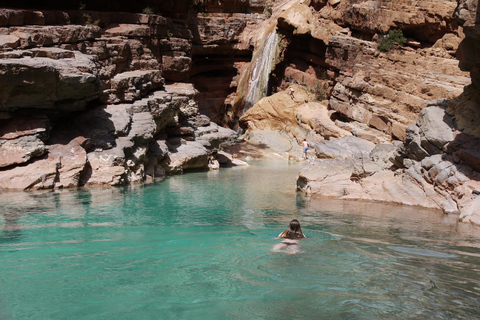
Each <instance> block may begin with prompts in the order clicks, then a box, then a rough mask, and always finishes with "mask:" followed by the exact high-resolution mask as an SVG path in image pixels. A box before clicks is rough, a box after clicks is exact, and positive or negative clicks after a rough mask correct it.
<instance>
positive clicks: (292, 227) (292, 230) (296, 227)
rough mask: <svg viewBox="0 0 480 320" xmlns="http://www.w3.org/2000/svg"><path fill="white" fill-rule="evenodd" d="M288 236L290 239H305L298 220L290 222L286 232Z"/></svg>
mask: <svg viewBox="0 0 480 320" xmlns="http://www.w3.org/2000/svg"><path fill="white" fill-rule="evenodd" d="M286 236H287V238H290V239H300V238H305V236H304V235H303V233H302V228H301V227H300V222H298V220H297V219H293V220H292V221H290V224H289V225H288V229H287V231H286Z"/></svg>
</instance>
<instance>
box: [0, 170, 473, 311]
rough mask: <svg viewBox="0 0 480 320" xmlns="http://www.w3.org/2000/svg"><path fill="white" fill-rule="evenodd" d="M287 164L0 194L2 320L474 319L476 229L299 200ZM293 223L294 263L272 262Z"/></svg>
mask: <svg viewBox="0 0 480 320" xmlns="http://www.w3.org/2000/svg"><path fill="white" fill-rule="evenodd" d="M298 171H299V167H298V166H297V165H293V166H288V165H286V164H285V163H281V162H278V163H265V162H260V163H254V165H252V166H251V167H248V168H232V169H226V170H220V171H214V172H201V173H191V174H185V175H180V176H174V177H170V178H168V179H166V180H165V181H162V182H160V183H156V184H152V185H147V186H141V185H137V186H131V187H126V188H98V189H82V190H79V191H72V190H63V191H54V192H53V191H46V192H31V193H3V194H1V195H0V207H1V208H2V212H1V215H0V226H1V228H2V230H1V237H0V259H1V261H2V263H1V264H0V273H1V274H2V277H0V292H1V294H0V319H67V318H68V319H158V318H159V315H161V318H162V319H163V318H169V319H237V318H238V319H292V318H293V319H477V318H480V313H479V312H478V311H477V310H478V304H479V302H480V301H479V300H480V286H479V285H478V283H479V276H480V268H479V267H478V265H480V248H479V240H480V231H479V228H475V227H472V226H470V225H467V224H458V223H457V217H456V216H454V215H449V216H447V215H443V214H441V213H440V212H437V211H431V210H422V209H418V208H413V207H402V206H395V205H381V204H373V203H367V202H359V201H337V200H331V199H317V198H305V197H303V196H302V195H298V194H296V193H295V191H294V187H295V177H296V174H297V173H298ZM293 218H297V219H299V220H300V222H301V224H302V229H303V232H304V233H305V235H306V236H307V237H308V239H304V240H301V252H300V253H298V254H294V255H286V254H279V253H272V252H271V249H272V247H273V246H274V245H275V244H276V243H278V241H279V240H277V239H275V237H276V236H277V235H278V234H279V233H280V232H281V231H283V230H284V229H285V228H286V227H287V225H288V223H289V221H290V220H291V219H293Z"/></svg>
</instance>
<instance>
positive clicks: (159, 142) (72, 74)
mask: <svg viewBox="0 0 480 320" xmlns="http://www.w3.org/2000/svg"><path fill="white" fill-rule="evenodd" d="M0 18H1V19H0V98H1V103H0V155H1V156H0V189H3V190H11V189H14V190H33V189H43V188H63V187H78V186H83V185H87V186H89V185H103V184H108V185H120V184H127V183H132V182H140V181H145V180H146V179H153V178H155V177H162V176H164V175H165V174H168V173H176V172H183V171H184V170H193V169H206V168H208V167H209V166H212V165H213V166H215V162H216V163H217V165H218V160H216V159H213V155H215V154H217V152H218V151H219V150H220V149H221V148H223V146H225V145H231V144H232V143H233V142H234V140H235V136H236V133H235V132H234V131H232V130H230V129H227V128H223V127H220V126H218V125H217V124H216V123H214V122H211V121H210V119H209V118H208V117H207V116H205V115H203V114H200V113H199V112H198V104H197V99H196V95H197V94H198V91H197V90H196V89H195V88H194V86H193V85H192V84H191V83H189V82H188V77H189V72H190V71H191V69H192V68H191V65H192V42H193V35H192V32H191V30H190V29H188V27H187V25H186V24H185V23H184V22H183V21H182V22H179V21H174V20H172V19H167V18H164V17H162V16H159V15H153V14H130V13H119V12H110V13H109V12H92V11H72V12H66V11H55V12H50V11H28V10H13V9H11V10H9V9H4V10H0ZM179 81H181V82H179Z"/></svg>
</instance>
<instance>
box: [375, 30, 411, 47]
mask: <svg viewBox="0 0 480 320" xmlns="http://www.w3.org/2000/svg"><path fill="white" fill-rule="evenodd" d="M406 43H407V38H405V36H404V35H403V32H402V30H390V31H389V32H388V34H387V35H386V36H385V37H383V39H382V40H381V41H380V43H379V44H378V46H377V49H378V50H380V51H383V52H387V51H390V50H391V49H392V48H393V47H395V45H396V44H398V45H400V46H404V45H405V44H406Z"/></svg>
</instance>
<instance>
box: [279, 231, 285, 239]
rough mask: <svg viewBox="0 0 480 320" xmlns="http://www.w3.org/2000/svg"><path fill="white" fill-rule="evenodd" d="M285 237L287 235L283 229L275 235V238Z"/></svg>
mask: <svg viewBox="0 0 480 320" xmlns="http://www.w3.org/2000/svg"><path fill="white" fill-rule="evenodd" d="M286 237H287V231H283V232H282V233H280V234H279V235H278V236H277V238H286Z"/></svg>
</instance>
